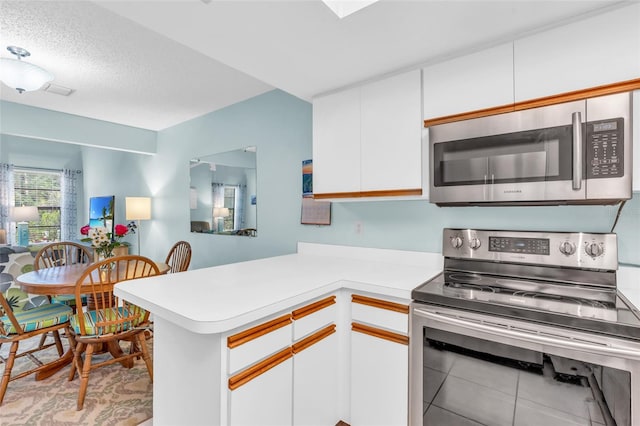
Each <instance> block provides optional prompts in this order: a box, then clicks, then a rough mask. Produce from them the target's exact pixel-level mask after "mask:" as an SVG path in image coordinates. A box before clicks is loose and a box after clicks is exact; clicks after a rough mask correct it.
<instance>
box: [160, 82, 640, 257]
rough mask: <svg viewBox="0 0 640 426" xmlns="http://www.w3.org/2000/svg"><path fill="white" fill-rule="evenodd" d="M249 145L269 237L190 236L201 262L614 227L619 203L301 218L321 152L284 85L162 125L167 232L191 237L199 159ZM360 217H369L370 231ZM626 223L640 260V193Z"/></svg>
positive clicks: (628, 253)
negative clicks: (305, 170) (326, 221)
mask: <svg viewBox="0 0 640 426" xmlns="http://www.w3.org/2000/svg"><path fill="white" fill-rule="evenodd" d="M246 145H256V146H257V147H258V170H257V173H258V230H259V231H258V235H259V236H258V238H256V239H245V238H236V237H226V236H211V235H190V236H188V237H187V238H188V239H189V240H190V241H191V242H192V244H193V245H194V247H195V248H196V252H200V253H198V256H196V257H195V258H194V260H195V262H196V264H197V265H199V266H205V265H210V264H219V263H225V262H229V261H234V260H243V259H251V258H257V257H264V256H272V255H277V254H282V253H290V252H293V251H294V250H295V243H296V242H297V241H307V242H321V243H327V244H343V245H354V246H365V247H380V248H395V249H406V250H418V251H431V252H440V251H441V246H442V228H444V227H465V228H466V227H476V228H488V229H514V230H557V231H589V232H609V231H610V230H611V227H612V225H613V222H614V220H615V216H616V213H617V209H618V207H617V206H557V207H493V208H491V207H482V208H481V207H448V208H439V207H436V206H434V205H432V204H429V203H428V202H426V201H379V202H353V203H333V205H332V225H331V226H313V225H300V204H301V201H300V199H301V187H302V177H301V167H302V166H301V163H302V160H305V159H308V158H311V106H310V105H309V104H308V103H306V102H303V101H300V100H298V99H296V98H293V97H291V96H289V95H287V94H285V93H283V92H281V91H277V90H276V91H273V92H269V93H267V94H265V95H262V96H259V97H256V98H253V99H250V100H247V101H245V102H242V103H240V104H237V105H234V106H232V107H229V108H226V109H224V110H221V111H218V112H214V113H212V114H209V115H206V116H204V117H200V118H198V119H196V120H192V121H190V122H187V123H183V124H181V125H179V126H176V127H174V128H171V129H168V130H166V131H163V132H161V133H160V138H159V143H158V149H159V156H158V157H160V156H162V157H163V158H164V159H166V161H170V160H169V159H173V160H172V161H173V163H174V164H175V162H176V161H177V163H178V164H177V165H176V168H175V170H176V174H175V175H174V176H173V177H172V179H171V184H170V185H168V186H164V185H163V187H164V188H165V190H164V191H163V192H162V193H161V194H159V195H160V196H159V198H160V199H162V198H165V197H166V198H167V201H166V203H167V206H168V205H169V204H170V202H169V200H175V206H177V207H175V206H174V207H172V208H170V209H168V210H166V213H167V214H168V215H170V216H171V217H173V218H175V219H176V220H177V222H174V224H175V225H176V226H168V224H169V222H170V220H169V217H167V218H166V219H167V220H164V221H162V223H163V225H162V226H164V227H165V228H163V232H166V233H167V234H170V235H173V239H177V238H180V235H182V236H183V237H184V234H181V232H182V230H183V229H185V228H186V227H187V223H186V220H187V219H186V218H185V217H184V215H185V214H186V213H187V211H186V206H187V205H188V194H187V188H188V186H189V185H188V182H187V177H186V173H187V167H186V165H187V164H188V160H189V158H191V157H193V156H198V155H205V154H212V153H214V152H222V151H226V150H230V149H235V148H241V147H243V146H246ZM156 160H158V161H159V162H162V161H165V160H161V159H160V158H156ZM181 164H182V165H184V167H183V168H182V169H181V168H180V165H181ZM180 206H185V207H180ZM356 223H360V224H361V229H362V232H361V233H360V234H358V233H356ZM158 226H160V223H158ZM616 231H617V232H618V233H619V234H620V242H619V246H620V252H621V254H620V260H621V262H626V263H636V264H639V263H640V252H639V251H638V248H637V246H636V240H637V239H638V237H640V194H635V197H634V199H633V200H631V201H630V202H628V203H627V204H626V206H625V207H624V209H623V211H622V215H621V218H620V221H619V223H618V225H617V228H616ZM170 239H171V238H169V240H170ZM202 252H204V253H206V255H205V256H202Z"/></svg>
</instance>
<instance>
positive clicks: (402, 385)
mask: <svg viewBox="0 0 640 426" xmlns="http://www.w3.org/2000/svg"><path fill="white" fill-rule="evenodd" d="M340 300H342V296H340V298H339V297H337V296H336V295H330V296H326V297H323V298H319V299H316V300H315V301H310V302H309V303H306V304H303V305H302V306H300V307H299V308H297V309H294V310H291V311H285V312H283V313H282V314H281V315H278V316H276V317H272V318H271V319H265V321H262V322H260V323H259V324H258V325H255V326H252V327H250V328H246V329H243V330H239V331H237V332H235V333H234V334H232V335H230V336H228V337H227V338H226V344H227V360H226V366H227V368H226V370H227V384H226V385H227V386H226V388H227V390H226V392H227V400H226V408H227V409H226V421H224V420H223V422H222V424H227V425H229V426H240V425H247V426H257V425H260V426H262V425H265V426H267V425H277V426H287V425H294V426H335V425H336V424H338V423H339V422H340V421H345V422H347V423H349V424H350V425H351V426H375V425H381V426H395V425H403V426H406V425H407V418H408V417H407V416H408V377H409V376H408V357H409V346H408V343H409V337H408V306H407V305H406V304H405V303H404V302H401V303H398V301H393V300H387V299H386V298H385V299H381V298H378V297H377V296H375V297H370V296H363V295H355V294H354V295H351V300H348V299H346V300H344V301H342V302H340ZM406 303H408V302H406ZM349 305H350V306H349ZM347 399H350V404H349V402H346V401H345V400H347ZM223 411H224V410H223ZM224 417H225V416H223V419H224Z"/></svg>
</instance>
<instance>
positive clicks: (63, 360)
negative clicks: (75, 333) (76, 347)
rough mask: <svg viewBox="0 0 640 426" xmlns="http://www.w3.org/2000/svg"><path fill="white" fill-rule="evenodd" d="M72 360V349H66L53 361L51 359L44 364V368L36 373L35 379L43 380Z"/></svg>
mask: <svg viewBox="0 0 640 426" xmlns="http://www.w3.org/2000/svg"><path fill="white" fill-rule="evenodd" d="M72 362H73V351H71V349H68V350H67V351H66V352H65V353H64V355H62V356H61V357H60V358H58V359H57V360H55V361H51V362H50V363H47V364H45V365H44V368H43V369H42V370H40V371H38V372H37V373H36V381H38V380H44V379H46V378H47V377H51V376H53V375H54V374H56V373H57V372H58V371H60V370H62V369H63V368H64V367H66V366H67V365H69V364H71V363H72Z"/></svg>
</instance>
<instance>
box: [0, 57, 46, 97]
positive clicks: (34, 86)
mask: <svg viewBox="0 0 640 426" xmlns="http://www.w3.org/2000/svg"><path fill="white" fill-rule="evenodd" d="M0 80H2V82H3V83H4V84H6V85H7V86H9V87H11V88H13V89H16V90H18V92H24V91H27V92H29V91H33V90H38V89H40V88H41V87H42V86H43V85H44V84H45V83H48V82H50V81H51V80H53V74H51V73H50V72H49V71H47V70H45V69H44V68H40V67H39V66H37V65H33V64H30V63H29V62H25V61H21V60H18V59H11V58H0Z"/></svg>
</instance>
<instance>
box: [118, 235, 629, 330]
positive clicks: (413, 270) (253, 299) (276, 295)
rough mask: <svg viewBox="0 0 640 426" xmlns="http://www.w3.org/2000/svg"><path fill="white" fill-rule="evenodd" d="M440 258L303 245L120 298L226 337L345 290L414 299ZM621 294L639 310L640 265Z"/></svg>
mask: <svg viewBox="0 0 640 426" xmlns="http://www.w3.org/2000/svg"><path fill="white" fill-rule="evenodd" d="M442 268H443V258H442V256H441V255H440V254H439V253H424V252H412V251H400V250H386V249H373V248H361V247H347V246H334V245H324V244H311V243H299V244H298V253H297V254H291V255H286V256H278V257H272V258H267V259H260V260H253V261H248V262H240V263H233V264H229V265H222V266H216V267H211V268H203V269H197V270H193V271H187V272H182V273H179V274H173V275H162V276H157V277H151V278H145V279H141V280H132V281H127V282H123V283H120V284H117V285H116V288H115V293H116V295H118V296H120V297H122V298H124V299H126V300H129V301H131V302H133V303H136V304H138V305H139V306H142V307H143V308H145V309H147V310H149V311H151V312H152V313H153V314H154V315H158V316H160V317H162V318H164V319H166V320H168V321H171V322H173V323H175V324H177V325H179V326H181V327H184V328H186V329H188V330H191V331H193V332H196V333H203V334H208V333H222V332H225V331H229V330H232V329H234V328H237V327H240V326H243V325H245V324H248V323H250V322H252V321H256V320H259V319H261V318H264V317H267V316H269V315H273V314H276V313H278V312H280V311H283V310H286V309H289V308H291V307H292V306H295V305H297V304H300V303H304V302H306V301H308V300H310V299H313V298H315V297H319V296H322V295H324V294H327V293H330V292H332V291H336V290H339V289H341V288H348V289H352V290H357V291H362V292H371V293H376V294H379V295H382V296H387V297H395V298H398V299H405V300H406V301H409V300H411V290H412V289H414V288H415V287H417V286H418V285H420V284H422V283H423V282H425V281H427V280H428V279H430V278H431V277H433V276H435V275H436V274H438V273H439V272H441V271H442ZM617 277H618V289H619V290H620V292H621V293H622V294H623V295H624V296H625V297H626V298H627V299H629V301H630V302H631V303H633V304H634V305H635V306H636V307H640V268H637V267H630V266H621V267H620V268H619V269H618V273H617Z"/></svg>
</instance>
